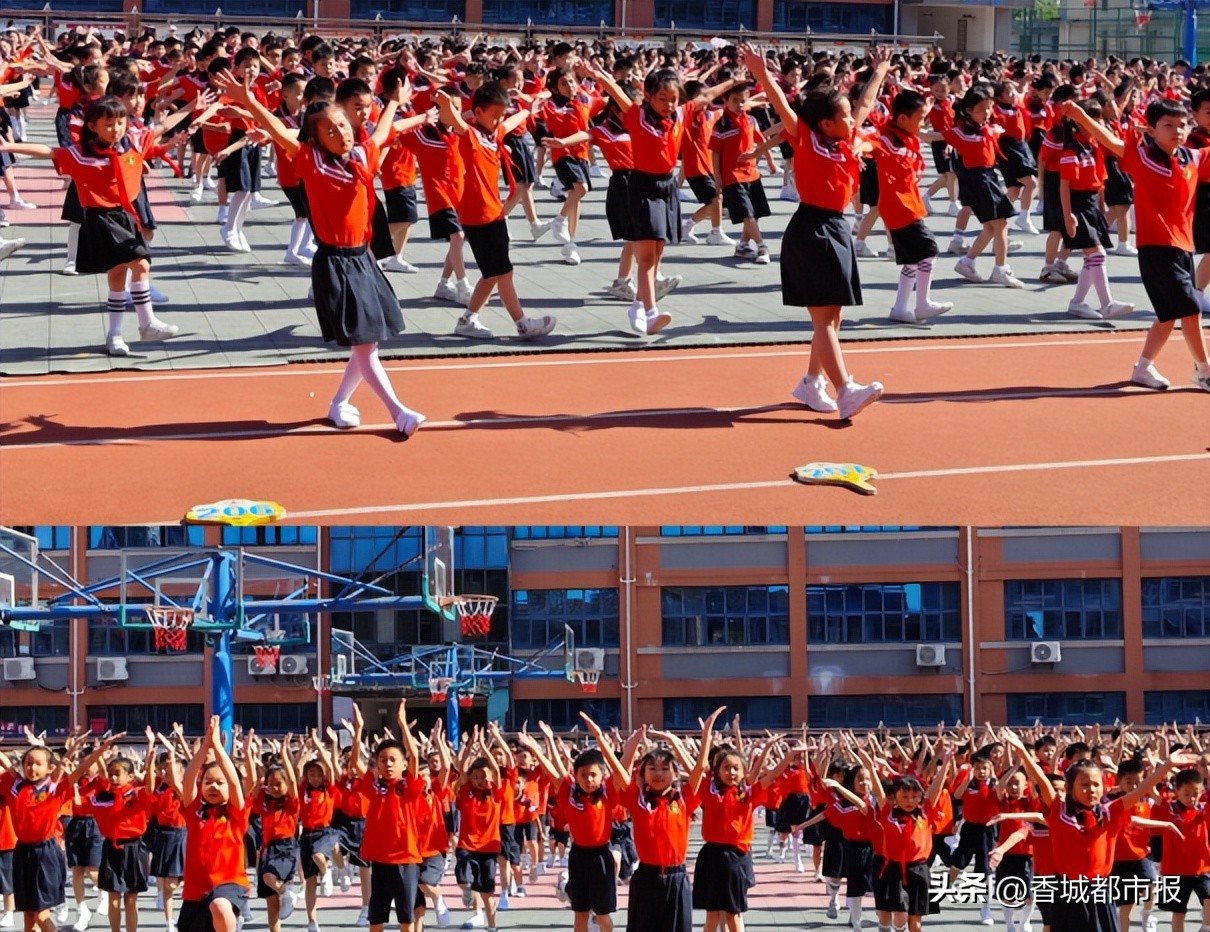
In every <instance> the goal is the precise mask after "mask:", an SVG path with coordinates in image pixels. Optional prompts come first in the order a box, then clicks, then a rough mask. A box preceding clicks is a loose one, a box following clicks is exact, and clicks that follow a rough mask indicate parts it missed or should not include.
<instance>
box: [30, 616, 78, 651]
mask: <svg viewBox="0 0 1210 932" xmlns="http://www.w3.org/2000/svg"><path fill="white" fill-rule="evenodd" d="M29 638H30V653H31V654H32V655H33V656H35V657H66V656H67V641H68V637H67V622H66V621H44V622H42V626H41V627H40V628H39V629H38V630H37V631H35V632H34V633H33V634H31V635H30V636H29Z"/></svg>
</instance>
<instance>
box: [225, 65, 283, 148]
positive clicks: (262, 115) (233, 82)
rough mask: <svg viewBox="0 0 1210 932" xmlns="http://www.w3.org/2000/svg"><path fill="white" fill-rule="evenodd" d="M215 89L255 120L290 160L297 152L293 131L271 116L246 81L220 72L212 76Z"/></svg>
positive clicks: (229, 73)
mask: <svg viewBox="0 0 1210 932" xmlns="http://www.w3.org/2000/svg"><path fill="white" fill-rule="evenodd" d="M213 80H214V84H215V87H217V88H218V89H219V90H220V91H221V92H222V93H224V94H226V95H227V96H228V97H230V98H231V99H232V100H234V101H236V102H237V103H239V104H240V105H241V106H242V107H243V108H244V109H245V110H247V111H248V113H249V114H250V115H251V116H252V119H254V120H256V122H257V123H259V124H260V125H261V126H263V127H264V128H265V130H266V131H267V132H268V133H269V136H270V138H272V140H273V141H274V142H275V143H277V145H278V146H280V147H281V148H282V149H283V150H284V151H285V153H286V155H288V156H289V157H290V158H293V157H294V155H295V153H296V152H298V148H299V142H298V137H297V136H296V135H295V134H294V131H293V130H292V129H290V128H289V127H287V126H286V124H285V123H283V122H282V121H281V120H279V119H278V118H277V117H276V116H274V115H273V113H272V111H270V110H269V108H268V107H266V106H265V105H264V104H262V103H261V102H260V101H259V100H257V99H256V95H255V94H253V93H252V85H251V84H249V83H248V81H247V80H244V81H239V80H238V79H237V78H236V77H235V75H234V74H232V73H231V72H230V71H222V72H220V73H219V74H216V75H214V76H213Z"/></svg>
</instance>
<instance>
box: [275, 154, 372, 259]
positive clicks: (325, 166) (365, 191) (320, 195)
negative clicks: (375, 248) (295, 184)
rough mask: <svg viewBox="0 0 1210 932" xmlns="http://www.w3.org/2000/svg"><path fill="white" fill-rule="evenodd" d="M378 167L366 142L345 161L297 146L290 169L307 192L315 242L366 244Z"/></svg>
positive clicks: (341, 244)
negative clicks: (292, 166) (296, 174)
mask: <svg viewBox="0 0 1210 932" xmlns="http://www.w3.org/2000/svg"><path fill="white" fill-rule="evenodd" d="M378 165H379V151H378V147H377V146H376V145H374V143H373V142H372V141H369V140H367V141H366V142H363V143H360V144H358V145H356V146H354V147H353V150H352V152H351V153H350V157H349V158H348V159H347V160H345V161H342V160H340V159H338V158H336V157H335V156H332V155H330V154H329V153H326V152H324V151H322V150H321V149H320V148H319V147H312V146H309V145H307V144H305V143H304V144H302V145H300V146H299V147H298V152H297V153H296V154H295V156H294V169H295V171H296V172H297V173H298V177H299V179H300V180H301V181H302V183H303V187H304V189H305V190H306V192H307V209H308V211H309V213H310V219H311V228H312V229H313V230H314V231H315V238H316V239H317V240H319V242H321V243H323V244H324V245H327V246H335V247H339V248H342V249H351V248H354V247H357V246H363V245H365V244H366V243H368V242H369V241H370V218H371V217H372V216H373V210H374V204H375V202H376V200H377V195H376V194H375V193H374V173H375V172H376V171H377V170H378Z"/></svg>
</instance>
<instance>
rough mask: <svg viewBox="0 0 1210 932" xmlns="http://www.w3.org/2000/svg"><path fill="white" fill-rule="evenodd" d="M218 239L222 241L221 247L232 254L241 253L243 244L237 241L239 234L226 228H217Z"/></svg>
mask: <svg viewBox="0 0 1210 932" xmlns="http://www.w3.org/2000/svg"><path fill="white" fill-rule="evenodd" d="M218 235H219V238H220V239H221V240H222V241H223V245H224V246H226V247H227V248H228V249H230V250H231V251H232V252H243V251H244V244H243V243H241V242H240V240H239V234H238V233H236V232H235V231H234V230H230V229H228V228H227V227H226V226H221V227H219V228H218Z"/></svg>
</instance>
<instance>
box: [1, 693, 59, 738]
mask: <svg viewBox="0 0 1210 932" xmlns="http://www.w3.org/2000/svg"><path fill="white" fill-rule="evenodd" d="M64 701H65V702H66V700H64ZM27 727H28V728H29V729H30V730H32V731H33V733H34V734H36V735H38V734H41V733H42V732H46V736H47V737H48V738H60V737H65V736H66V735H67V706H66V705H61V706H41V705H39V706H15V705H11V706H0V737H3V738H24V737H25V732H24V729H25V728H27Z"/></svg>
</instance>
